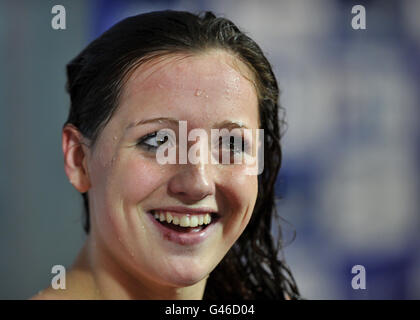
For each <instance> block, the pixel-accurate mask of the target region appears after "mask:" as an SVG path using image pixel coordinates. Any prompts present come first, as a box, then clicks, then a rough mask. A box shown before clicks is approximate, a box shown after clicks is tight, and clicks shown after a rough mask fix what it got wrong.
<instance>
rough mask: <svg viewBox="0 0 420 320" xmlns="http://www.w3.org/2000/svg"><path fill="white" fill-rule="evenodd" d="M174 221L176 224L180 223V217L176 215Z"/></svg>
mask: <svg viewBox="0 0 420 320" xmlns="http://www.w3.org/2000/svg"><path fill="white" fill-rule="evenodd" d="M172 223H173V224H175V225H179V217H177V216H175V217H174V220H172Z"/></svg>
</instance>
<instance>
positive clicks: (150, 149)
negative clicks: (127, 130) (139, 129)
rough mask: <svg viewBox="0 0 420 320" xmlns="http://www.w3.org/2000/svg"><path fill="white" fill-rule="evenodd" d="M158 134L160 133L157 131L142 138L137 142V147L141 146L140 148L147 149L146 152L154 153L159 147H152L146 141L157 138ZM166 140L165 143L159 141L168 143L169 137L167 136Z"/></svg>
mask: <svg viewBox="0 0 420 320" xmlns="http://www.w3.org/2000/svg"><path fill="white" fill-rule="evenodd" d="M157 133H158V132H157V131H155V132H152V133H149V134H147V135H145V136H143V137H141V138H140V139H139V141H138V142H137V146H139V147H140V148H143V149H145V150H146V151H149V152H150V151H152V150H153V151H155V150H157V148H158V147H156V146H152V145H150V144H147V143H146V141H147V140H148V139H151V138H156V137H157ZM164 138H165V140H164V141H163V142H162V141H159V142H162V143H165V142H167V141H168V137H167V136H165V137H164Z"/></svg>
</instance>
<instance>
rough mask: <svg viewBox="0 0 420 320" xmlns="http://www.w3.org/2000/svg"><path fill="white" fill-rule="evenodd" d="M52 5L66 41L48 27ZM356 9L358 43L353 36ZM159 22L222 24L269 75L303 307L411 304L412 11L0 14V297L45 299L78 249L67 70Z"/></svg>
mask: <svg viewBox="0 0 420 320" xmlns="http://www.w3.org/2000/svg"><path fill="white" fill-rule="evenodd" d="M55 4H61V5H63V6H64V7H65V9H66V24H67V25H66V27H67V28H66V30H53V29H52V27H51V19H52V17H53V16H54V15H53V14H51V8H52V7H53V6H54V5H55ZM357 4H362V5H364V6H365V8H366V21H367V29H366V30H353V29H352V27H351V19H352V18H353V16H354V15H352V14H351V8H352V7H353V6H354V5H357ZM162 9H174V10H188V11H193V12H199V11H202V10H212V11H214V12H215V13H216V14H218V15H223V16H225V17H227V18H229V19H231V20H232V21H234V22H235V23H236V24H237V25H239V26H240V27H241V28H242V29H243V30H245V31H247V32H248V33H249V35H250V36H251V37H252V38H253V39H254V40H256V41H257V43H259V44H260V46H261V47H262V49H263V50H264V52H265V53H266V55H267V56H268V59H269V60H270V61H271V63H272V64H273V67H274V71H275V73H276V76H277V78H278V80H279V84H280V88H281V90H282V96H281V100H280V101H281V104H282V105H283V106H284V108H285V109H286V117H287V122H288V129H287V132H286V134H285V136H284V140H283V146H284V147H283V151H284V162H283V167H282V169H281V172H280V176H279V178H278V181H277V192H278V194H279V195H282V199H281V200H279V202H278V209H279V212H280V215H281V216H282V217H283V218H284V219H285V220H286V221H287V222H284V228H285V229H284V233H285V237H286V243H287V247H286V248H285V256H286V259H287V261H288V263H289V265H290V267H291V269H292V271H293V273H294V275H295V278H296V280H297V283H298V285H299V287H300V290H301V292H302V294H303V296H304V297H305V298H308V299H420V232H419V231H420V215H419V209H418V208H419V205H420V203H419V202H420V200H419V199H420V197H419V194H420V192H419V191H420V184H419V176H420V175H419V168H420V166H419V164H420V126H419V125H418V122H419V120H420V108H419V105H420V90H419V80H420V59H419V52H420V19H419V18H418V17H419V15H420V1H416V0H404V1H338V0H311V1H310V0H307V1H303V0H286V1H274V0H273V1H266V0H265V1H262V0H260V1H252V0H245V1H244V0H241V1H223V0H200V1H181V0H166V1H163V0H162V1H124V2H122V1H121V2H120V1H99V0H95V1H75V0H71V1H70V0H66V1H64V0H63V1H60V2H59V3H58V2H56V1H29V0H27V1H22V0H21V1H0V156H1V157H0V161H1V162H0V163H1V165H0V235H1V241H0V298H2V299H25V298H28V297H30V296H32V295H34V294H35V293H37V292H38V290H40V289H42V288H44V287H46V286H48V285H49V283H50V281H51V278H52V276H53V275H52V274H51V268H52V266H53V265H56V264H61V265H65V266H68V267H70V265H71V264H72V261H73V259H74V258H75V256H76V254H77V252H78V250H79V249H80V247H81V245H82V243H83V241H84V234H83V232H82V220H81V217H82V200H81V197H80V195H79V194H78V193H77V192H76V191H75V190H74V189H73V187H72V186H71V185H70V184H69V183H68V179H67V177H66V176H65V173H64V170H63V156H62V150H61V127H62V125H63V123H64V121H65V120H66V117H67V113H68V109H69V97H68V96H67V95H66V93H65V90H64V86H65V65H66V63H67V62H69V61H70V59H71V58H73V57H74V56H76V55H77V54H78V53H79V52H80V51H81V50H82V49H83V48H84V47H85V46H86V45H87V44H88V43H89V42H90V41H92V40H93V39H94V38H95V37H97V36H98V35H100V34H101V33H102V32H103V31H105V30H106V29H107V28H109V27H110V26H111V25H112V24H114V23H115V22H117V21H119V20H120V19H122V18H124V17H127V16H130V15H134V14H138V13H141V12H147V11H152V10H162ZM294 230H295V231H296V238H295V240H294V241H293V242H291V239H292V234H293V231H294ZM354 265H363V266H364V267H365V269H366V290H354V289H353V288H352V286H351V279H352V277H353V276H354V275H353V274H352V273H351V268H352V266H354Z"/></svg>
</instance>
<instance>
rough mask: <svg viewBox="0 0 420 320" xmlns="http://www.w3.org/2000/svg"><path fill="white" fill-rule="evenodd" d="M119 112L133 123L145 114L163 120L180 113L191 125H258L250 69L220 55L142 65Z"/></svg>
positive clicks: (171, 58) (133, 75)
mask: <svg viewBox="0 0 420 320" xmlns="http://www.w3.org/2000/svg"><path fill="white" fill-rule="evenodd" d="M119 109H121V110H120V111H119V112H120V113H121V114H122V116H125V117H126V118H127V117H129V118H130V119H131V120H136V119H135V118H136V117H139V118H141V117H142V116H144V114H145V113H148V115H153V113H156V115H159V113H161V112H162V111H163V109H164V110H166V111H167V112H168V113H171V112H175V111H178V114H176V115H175V114H174V115H173V116H174V117H175V118H177V117H178V118H187V119H191V116H194V115H195V116H201V117H199V119H204V118H206V117H207V118H209V117H210V116H211V117H213V118H214V117H216V118H217V117H236V118H238V117H239V118H240V117H248V118H250V119H248V120H252V118H254V120H257V118H258V99H257V92H256V89H255V85H254V81H253V75H252V73H251V71H250V70H249V68H248V67H246V65H245V64H244V63H243V62H241V61H240V60H239V59H237V58H235V57H233V56H232V55H230V54H229V53H227V52H224V51H221V50H218V51H211V52H207V53H200V54H171V55H163V56H160V57H158V58H153V59H151V60H150V61H148V62H145V63H143V64H141V65H140V66H139V67H137V68H135V69H134V70H133V71H132V73H131V74H130V75H129V76H128V79H127V81H126V83H125V86H124V89H123V92H122V95H121V99H120V106H119ZM151 113H152V114H151ZM197 113H198V114H197ZM160 115H161V114H160ZM133 117H134V119H133ZM139 120H140V119H139ZM219 120H220V119H219ZM257 121H258V120H257Z"/></svg>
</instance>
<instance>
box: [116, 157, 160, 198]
mask: <svg viewBox="0 0 420 320" xmlns="http://www.w3.org/2000/svg"><path fill="white" fill-rule="evenodd" d="M166 175H167V173H166V171H165V169H164V168H162V167H161V166H159V165H158V164H156V163H155V162H152V161H148V160H144V159H140V160H139V159H135V160H130V161H127V162H125V163H124V164H122V165H121V166H120V170H118V172H117V177H116V179H117V181H118V182H117V184H116V186H117V191H118V193H120V195H121V197H122V200H123V201H124V203H125V204H129V203H130V204H133V203H134V204H135V203H138V202H140V201H142V200H144V199H146V198H147V197H148V196H149V195H150V194H151V193H152V192H153V191H154V190H156V189H157V188H158V187H159V186H160V185H161V184H162V183H163V182H164V181H163V180H164V179H165V176H166Z"/></svg>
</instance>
